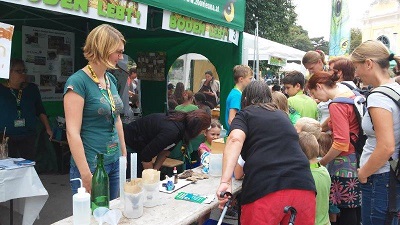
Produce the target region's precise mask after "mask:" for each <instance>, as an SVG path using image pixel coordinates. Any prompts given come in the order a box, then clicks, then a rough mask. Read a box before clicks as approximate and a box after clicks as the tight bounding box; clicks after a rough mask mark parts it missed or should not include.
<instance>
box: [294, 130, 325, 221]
mask: <svg viewBox="0 0 400 225" xmlns="http://www.w3.org/2000/svg"><path fill="white" fill-rule="evenodd" d="M299 144H300V146H301V149H302V150H303V152H304V154H305V155H306V156H307V158H308V160H309V161H310V169H311V173H312V176H313V178H314V181H315V187H316V189H317V198H316V202H317V205H316V207H315V208H316V214H315V224H316V225H326V224H330V223H329V193H330V188H331V178H330V176H329V172H328V170H327V169H326V168H325V167H324V166H321V164H319V162H318V159H317V157H318V154H319V145H318V141H317V139H316V138H315V136H314V135H313V134H311V133H308V132H300V133H299Z"/></svg>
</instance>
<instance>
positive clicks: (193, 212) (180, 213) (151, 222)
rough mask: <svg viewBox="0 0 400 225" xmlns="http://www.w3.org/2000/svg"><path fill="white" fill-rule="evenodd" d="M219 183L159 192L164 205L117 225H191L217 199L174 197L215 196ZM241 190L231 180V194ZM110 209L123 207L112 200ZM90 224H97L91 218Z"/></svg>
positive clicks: (68, 220)
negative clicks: (201, 201) (179, 197)
mask: <svg viewBox="0 0 400 225" xmlns="http://www.w3.org/2000/svg"><path fill="white" fill-rule="evenodd" d="M219 183H220V177H212V176H210V178H209V179H206V180H200V181H197V183H195V184H189V185H187V186H185V187H183V188H181V189H179V190H177V191H175V192H173V193H172V194H167V193H163V192H160V193H159V195H160V198H161V199H162V201H164V200H165V202H166V204H164V205H159V206H155V207H153V208H144V212H143V215H142V216H141V217H140V218H138V219H128V218H125V217H124V216H122V218H121V220H120V221H119V223H118V224H119V225H124V224H137V225H139V224H141V225H143V224H147V225H158V224H160V225H161V224H163V225H165V224H168V225H174V224H176V225H184V224H191V223H193V222H195V221H197V219H199V218H200V217H202V216H203V215H206V214H207V213H209V212H211V210H212V209H214V208H216V207H217V206H218V200H217V198H215V199H214V201H213V202H211V203H210V204H198V203H194V202H189V201H183V200H175V199H174V198H175V196H176V195H177V194H178V193H179V192H181V191H183V192H190V193H196V194H200V195H202V196H206V195H210V194H215V192H216V191H217V188H218V186H219ZM241 189H242V182H241V181H236V180H233V182H232V192H233V194H236V193H238V192H239V191H240V190H241ZM110 205H111V208H118V209H120V210H121V211H123V207H120V206H119V200H113V201H111V203H110ZM54 224H57V225H66V224H72V217H68V218H66V219H63V220H61V221H58V222H56V223H54ZM91 224H93V225H95V224H98V223H97V222H96V221H95V219H94V218H93V217H92V221H91Z"/></svg>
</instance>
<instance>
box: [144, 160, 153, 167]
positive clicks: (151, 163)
mask: <svg viewBox="0 0 400 225" xmlns="http://www.w3.org/2000/svg"><path fill="white" fill-rule="evenodd" d="M142 165H143V169H153V162H152V161H150V162H142Z"/></svg>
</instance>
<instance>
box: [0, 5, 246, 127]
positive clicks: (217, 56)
mask: <svg viewBox="0 0 400 225" xmlns="http://www.w3.org/2000/svg"><path fill="white" fill-rule="evenodd" d="M0 15H1V16H0V22H3V23H7V24H11V25H14V26H15V27H14V35H13V39H12V57H16V58H18V57H21V56H22V32H21V30H22V26H31V27H40V28H46V29H54V30H63V31H68V32H73V33H74V34H75V70H78V69H79V68H82V67H83V66H84V65H85V64H86V63H87V62H86V60H85V59H84V57H83V55H82V50H81V48H82V46H83V44H84V41H85V38H86V35H87V33H88V32H89V31H90V30H91V29H93V28H94V27H96V26H97V25H99V24H102V23H104V22H103V21H99V20H94V19H90V18H84V17H80V16H74V15H69V14H63V13H59V12H52V11H49V10H44V9H37V8H33V7H28V6H23V5H17V4H12V3H8V2H5V1H2V0H0ZM161 24H162V9H159V8H155V7H151V6H149V9H148V23H147V29H146V30H142V29H137V28H133V27H128V26H123V25H118V24H112V25H113V26H114V27H116V28H117V29H118V30H120V31H121V32H122V33H123V35H124V36H125V38H126V39H127V44H126V46H125V53H126V54H127V55H129V56H130V57H132V58H133V59H134V60H136V57H137V54H138V52H152V51H157V52H165V53H166V68H165V71H166V72H165V73H166V74H165V76H167V73H168V69H169V68H170V67H171V65H172V64H173V62H174V61H175V60H176V59H177V58H178V57H179V56H181V55H184V54H187V53H198V54H201V55H204V56H205V57H207V58H208V59H209V60H210V62H211V63H212V64H213V65H214V66H215V68H216V70H217V73H218V74H219V78H220V83H221V112H224V108H225V99H226V97H227V95H228V94H229V91H230V90H231V88H232V87H233V86H234V81H233V76H232V68H233V67H234V66H235V65H237V64H240V61H241V41H239V46H236V45H235V44H233V43H227V42H221V41H216V40H212V39H206V38H203V37H196V36H191V35H186V34H182V33H177V32H172V31H168V30H163V29H162V28H161ZM241 38H242V33H240V39H239V40H241ZM166 82H167V81H142V82H141V90H142V108H143V114H144V115H146V114H150V113H154V112H163V111H164V110H165V98H166ZM44 104H45V108H46V110H47V112H48V114H49V116H51V117H53V116H59V115H63V107H62V102H44ZM220 119H221V121H224V113H221V118H220Z"/></svg>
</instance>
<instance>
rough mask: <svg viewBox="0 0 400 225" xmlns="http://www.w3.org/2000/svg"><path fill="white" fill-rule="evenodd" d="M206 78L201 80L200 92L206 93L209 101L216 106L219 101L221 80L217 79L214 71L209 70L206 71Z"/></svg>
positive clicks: (213, 106)
mask: <svg viewBox="0 0 400 225" xmlns="http://www.w3.org/2000/svg"><path fill="white" fill-rule="evenodd" d="M204 76H205V79H203V80H201V83H200V87H201V88H200V90H199V92H202V93H204V95H205V96H206V99H207V101H208V102H210V103H211V104H212V107H211V108H215V106H217V105H218V101H219V88H220V87H219V86H220V84H219V81H218V80H215V78H214V75H213V73H212V72H211V71H210V70H208V71H206V72H205V73H204Z"/></svg>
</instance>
